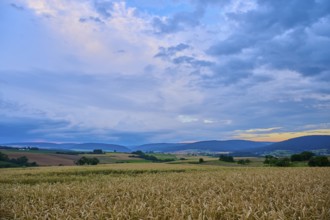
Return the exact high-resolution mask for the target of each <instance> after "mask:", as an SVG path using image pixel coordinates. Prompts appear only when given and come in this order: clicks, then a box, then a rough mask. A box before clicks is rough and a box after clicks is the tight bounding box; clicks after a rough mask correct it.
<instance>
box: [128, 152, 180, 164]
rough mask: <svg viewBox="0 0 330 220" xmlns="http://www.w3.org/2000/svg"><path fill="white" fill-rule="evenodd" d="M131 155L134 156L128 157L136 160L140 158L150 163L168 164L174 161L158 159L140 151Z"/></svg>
mask: <svg viewBox="0 0 330 220" xmlns="http://www.w3.org/2000/svg"><path fill="white" fill-rule="evenodd" d="M132 154H134V155H132V156H130V157H138V158H142V159H145V160H150V161H152V162H170V161H174V159H171V158H167V159H159V158H157V157H156V156H154V155H149V154H145V153H143V152H142V151H140V150H138V151H134V152H132Z"/></svg>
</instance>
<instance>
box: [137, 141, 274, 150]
mask: <svg viewBox="0 0 330 220" xmlns="http://www.w3.org/2000/svg"><path fill="white" fill-rule="evenodd" d="M268 144H269V142H255V141H246V140H228V141H216V140H212V141H199V142H194V143H187V144H182V143H159V144H145V145H141V146H138V147H135V149H138V150H143V151H159V152H176V151H189V150H193V151H210V152H227V151H229V152H233V151H242V150H245V149H250V148H257V147H261V146H266V145H268Z"/></svg>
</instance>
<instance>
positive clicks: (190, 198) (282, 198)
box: [0, 164, 330, 220]
mask: <svg viewBox="0 0 330 220" xmlns="http://www.w3.org/2000/svg"><path fill="white" fill-rule="evenodd" d="M329 171H330V169H329V168H309V167H298V168H273V167H258V168H251V167H247V168H244V167H235V168H233V167H216V166H198V165H170V164H115V165H101V166H96V167H46V168H45V167H44V168H42V167H41V168H26V169H2V170H0V174H1V177H0V187H1V192H0V202H1V203H0V216H1V219H306V220H310V219H324V220H328V219H330V194H329V190H330V172H329Z"/></svg>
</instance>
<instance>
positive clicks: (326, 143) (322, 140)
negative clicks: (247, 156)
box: [248, 135, 330, 153]
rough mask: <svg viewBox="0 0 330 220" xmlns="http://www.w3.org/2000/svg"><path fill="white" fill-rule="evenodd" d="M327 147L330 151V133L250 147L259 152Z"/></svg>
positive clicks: (308, 149) (299, 150)
mask: <svg viewBox="0 0 330 220" xmlns="http://www.w3.org/2000/svg"><path fill="white" fill-rule="evenodd" d="M320 149H326V150H328V151H329V152H330V135H310V136H302V137H297V138H292V139H289V140H285V141H281V142H277V143H273V144H270V145H268V146H264V147H260V148H254V149H248V151H254V152H258V153H265V152H272V151H277V150H285V151H291V152H294V153H299V152H302V151H311V150H320Z"/></svg>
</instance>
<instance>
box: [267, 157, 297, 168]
mask: <svg viewBox="0 0 330 220" xmlns="http://www.w3.org/2000/svg"><path fill="white" fill-rule="evenodd" d="M264 164H269V165H270V166H278V167H288V166H290V165H291V163H290V159H289V158H287V157H285V158H277V157H274V156H272V155H266V156H265V161H264Z"/></svg>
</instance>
